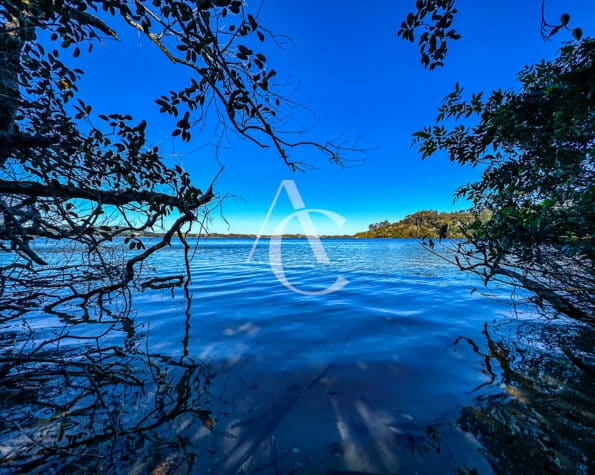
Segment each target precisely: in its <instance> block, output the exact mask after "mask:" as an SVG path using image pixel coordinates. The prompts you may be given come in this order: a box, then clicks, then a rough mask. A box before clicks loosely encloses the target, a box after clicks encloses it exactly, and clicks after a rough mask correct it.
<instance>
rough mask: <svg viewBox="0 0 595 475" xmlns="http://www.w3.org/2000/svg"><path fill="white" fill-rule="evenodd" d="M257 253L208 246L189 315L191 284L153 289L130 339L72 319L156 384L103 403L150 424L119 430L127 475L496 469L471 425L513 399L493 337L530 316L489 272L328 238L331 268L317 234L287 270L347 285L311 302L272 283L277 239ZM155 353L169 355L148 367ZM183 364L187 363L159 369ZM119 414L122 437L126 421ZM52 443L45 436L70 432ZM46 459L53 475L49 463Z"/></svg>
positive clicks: (52, 328) (34, 324)
mask: <svg viewBox="0 0 595 475" xmlns="http://www.w3.org/2000/svg"><path fill="white" fill-rule="evenodd" d="M193 244H194V243H193ZM252 245H253V241H252V240H244V239H233V240H231V239H211V240H201V241H200V243H199V246H198V248H197V250H196V255H195V256H194V259H193V261H192V283H191V285H190V287H189V289H188V290H189V293H190V295H191V302H190V305H188V300H187V299H186V298H185V296H184V292H183V291H182V289H175V291H174V292H173V294H172V293H171V291H170V290H168V289H164V290H147V291H145V292H143V293H138V294H136V295H134V296H133V299H132V307H131V309H130V318H129V319H127V320H126V322H127V323H126V325H124V327H125V328H124V329H122V328H120V327H118V328H116V329H115V331H116V333H115V336H112V335H111V334H110V333H106V334H105V335H103V334H102V332H103V328H104V327H107V325H108V324H109V325H114V324H113V323H110V319H105V318H104V319H103V320H102V321H101V322H96V323H93V322H86V323H76V324H74V323H73V324H72V325H73V328H74V330H68V331H70V332H71V333H72V334H73V335H74V334H76V338H74V337H73V338H71V339H70V340H69V341H68V342H65V343H64V348H71V349H73V351H75V348H76V346H77V345H83V346H84V345H86V346H89V340H85V339H84V338H88V337H90V336H93V335H94V334H97V335H99V334H102V336H101V338H100V339H98V340H97V341H98V342H99V341H100V342H101V343H100V344H101V345H104V346H105V347H108V346H110V345H115V346H119V347H121V348H122V350H123V351H124V352H125V353H126V352H130V354H131V355H136V356H135V358H137V359H136V360H135V363H134V365H135V366H133V367H134V368H135V369H134V371H135V372H136V374H137V375H138V378H142V377H143V375H150V376H151V377H150V378H146V379H147V381H148V382H147V383H146V386H145V387H144V388H143V390H142V391H137V390H134V391H132V390H131V391H128V392H127V391H124V390H122V391H121V392H120V393H118V392H115V393H110V394H112V396H113V399H114V401H115V402H114V401H112V402H105V401H104V400H105V398H107V397H108V396H109V394H108V393H107V392H105V393H104V397H103V398H102V399H101V401H100V402H101V404H100V405H98V406H97V407H99V408H100V409H101V407H103V408H104V409H106V407H107V406H110V408H111V407H112V406H111V405H113V408H114V409H113V411H115V412H116V413H117V417H119V418H120V417H121V420H124V421H126V420H128V421H129V420H135V421H137V422H138V424H137V423H136V422H135V425H134V428H133V430H129V428H130V427H131V425H130V424H129V425H128V426H127V427H128V429H126V430H124V429H122V434H125V437H127V442H126V444H128V445H126V444H124V446H125V450H126V451H127V454H126V455H125V456H124V455H120V456H119V457H117V463H118V464H121V465H119V466H120V467H121V468H120V470H122V471H123V472H126V473H157V474H159V473H170V472H171V473H177V472H176V471H175V470H182V471H187V470H188V471H191V472H192V473H197V474H199V473H221V474H227V473H259V474H260V473H263V474H280V473H282V474H287V473H295V474H301V473H329V474H332V473H348V472H349V473H370V474H371V473H376V474H378V473H456V472H457V470H463V471H464V470H473V469H476V470H478V471H479V473H491V472H492V469H491V467H490V464H489V463H488V461H487V459H486V457H485V456H484V454H483V451H482V448H481V446H480V444H479V442H478V441H477V440H476V439H475V437H474V436H473V435H472V434H471V433H469V432H465V431H464V430H462V429H461V428H460V425H459V424H458V420H459V418H460V417H461V413H462V411H463V409H464V408H465V407H468V406H473V405H475V404H477V402H478V399H481V398H482V397H486V396H488V395H491V394H498V393H502V394H505V388H504V387H503V385H502V384H500V382H499V380H498V379H496V380H495V381H494V382H493V383H492V384H484V383H488V382H490V375H489V374H488V373H487V372H486V371H485V366H484V358H483V357H482V356H481V354H480V353H484V352H486V351H488V349H487V346H488V342H487V340H486V333H484V329H492V330H493V329H495V328H497V329H500V331H501V329H502V328H503V327H504V328H506V326H507V325H509V326H515V325H517V324H518V321H519V319H520V320H523V319H526V320H531V319H532V316H531V314H530V313H523V312H521V313H520V316H519V314H516V315H514V314H513V308H512V305H511V295H510V289H509V288H506V287H501V288H499V287H495V288H492V289H491V290H490V291H489V292H488V291H486V290H485V289H484V288H483V287H482V286H481V282H480V281H479V280H478V279H477V278H476V277H475V276H472V275H470V274H466V273H461V272H459V271H458V270H457V269H456V268H455V267H453V266H452V265H451V264H449V263H448V262H446V261H444V260H442V259H440V258H439V257H437V256H435V255H433V254H432V253H430V252H428V251H427V250H426V249H425V248H424V247H423V246H421V245H420V242H419V241H418V240H406V239H403V240H396V239H395V240H390V239H387V240H382V239H380V240H365V239H362V240H353V239H337V240H333V239H329V240H323V245H324V247H325V250H326V252H327V254H328V257H329V261H330V262H329V263H328V264H318V263H316V261H315V260H314V258H313V255H312V250H311V248H310V245H309V243H308V241H307V240H284V242H283V254H282V256H283V265H284V269H285V272H286V275H287V278H288V280H289V282H290V283H291V284H292V285H294V286H295V287H297V288H299V289H302V290H307V291H319V290H323V289H325V288H327V287H329V286H330V285H331V284H332V283H333V282H334V281H335V279H336V278H337V277H338V276H341V277H342V278H344V279H346V280H347V281H348V284H347V285H346V286H345V287H343V288H342V289H340V290H339V291H337V292H333V293H330V294H326V295H303V294H300V293H296V292H292V291H291V290H289V289H288V288H286V287H285V286H284V285H283V284H282V283H281V282H279V280H277V278H276V277H275V275H274V274H273V272H272V270H271V266H270V264H269V241H267V240H262V241H261V242H260V244H259V245H258V247H257V249H256V252H255V253H254V256H253V257H252V259H251V261H250V262H247V257H248V255H249V252H250V249H251V247H252ZM438 248H439V246H438ZM180 254H181V246H180V245H179V244H178V245H174V246H173V247H172V248H169V249H166V250H165V251H163V252H161V253H160V254H159V256H158V257H157V258H156V259H155V260H154V261H153V265H154V266H155V267H157V268H159V269H160V271H161V272H162V273H165V274H168V273H179V272H180V271H181V270H182V261H181V260H180ZM474 289H475V290H474ZM486 324H487V327H485V325H486ZM28 325H30V327H31V328H33V329H37V330H36V331H37V332H38V333H39V332H41V333H40V335H42V336H44V337H47V335H48V334H57V332H62V334H63V333H64V332H65V330H64V329H65V328H70V327H68V323H65V321H64V318H63V317H61V318H56V317H55V316H46V315H38V316H36V317H33V318H31V319H30V321H29V322H28ZM65 325H66V326H65ZM515 328H516V326H515ZM52 332H53V333H52ZM459 337H462V338H463V339H462V340H461V341H460V342H459V343H458V344H456V345H455V341H456V340H457V339H458V338H459ZM40 338H41V336H40ZM470 342H473V343H474V344H475V345H477V347H476V348H475V350H476V351H474V348H473V345H472V344H470ZM93 344H95V342H93ZM91 346H92V345H91ZM143 352H145V353H150V354H155V355H160V356H159V357H153V358H152V359H151V358H145V359H143V357H137V356H138V355H141V354H142V353H143ZM120 354H121V353H118V355H120ZM106 361H107V360H106ZM110 361H112V360H110ZM173 362H176V364H177V365H179V366H175V365H174V366H172V367H169V366H168V367H167V368H161V367H160V365H163V366H167V365H170V366H171V365H173ZM185 362H192V363H193V364H194V363H196V364H200V365H203V366H201V367H200V368H202V369H200V370H198V371H199V372H200V371H203V372H202V373H201V375H200V378H197V379H196V380H192V381H193V384H187V383H188V382H189V381H190V380H191V378H189V377H188V375H187V371H186V370H187V367H186V366H185V364H186V363H185ZM98 364H99V363H98ZM106 364H107V363H106ZM110 364H111V363H110ZM118 364H121V363H120V362H118ZM143 364H144V366H143ZM494 371H496V372H497V368H494ZM164 375H167V376H164ZM160 378H161V380H162V381H164V383H163V385H162V384H161V383H160V382H159V381H161V380H160ZM166 380H167V382H168V384H169V385H170V386H169V389H168V390H165V389H163V388H164V387H165V385H166V384H165V381H166ZM69 384H70V383H69ZM114 384H115V383H114ZM71 386H72V387H74V385H72V384H71ZM479 386H480V388H479V389H476V388H478V387H479ZM65 394H66V390H65V391H64V393H61V392H60V391H59V390H58V391H55V393H54V396H53V397H55V398H56V401H59V400H60V398H61V397H66V396H65ZM114 394H115V396H114ZM85 397H89V396H88V394H87V396H85ZM84 400H85V399H84V398H82V399H81V400H80V401H78V402H76V403H75V405H74V407H76V405H77V404H83V403H82V402H81V401H84ZM193 404H194V405H193ZM168 407H174V408H175V410H174V411H173V412H171V414H173V415H172V416H171V417H169V416H168V417H165V416H163V417H162V415H163V414H166V415H167V414H168V412H167V411H168ZM182 407H183V408H184V409H187V408H190V410H189V411H188V412H184V411H181V410H180V411H179V410H178V409H180V408H182ZM197 408H198V409H197ZM116 409H117V410H116ZM3 410H4V411H10V410H15V409H14V406H9V407H8V408H4V409H3ZM5 414H6V412H5ZM143 414H147V416H144V415H143ZM29 416H30V417H29V419H28V420H27V422H26V423H27V424H29V427H30V430H31V431H33V432H31V434H33V433H34V431H35V430H36V426H35V423H34V422H32V420H33V419H35V418H36V417H37V418H39V419H40V420H41V419H43V418H44V417H46V418H47V416H48V414H44V413H43V411H42V412H41V413H36V412H32V413H31V414H30V415H29ZM141 416H142V417H141ZM69 417H70V416H69ZM72 417H74V419H73V420H75V419H76V417H79V416H77V415H76V414H75V415H74V416H72ZM106 417H107V416H106ZM113 418H114V416H113V414H110V415H109V421H110V422H109V423H110V424H111V425H112V426H113V425H116V426H118V424H119V426H120V427H122V426H123V425H125V424H122V423H121V422H117V423H114V420H113ZM159 418H161V419H163V420H161V419H159ZM153 419H155V420H158V422H156V423H155V424H154V427H153V426H151V427H150V430H151V431H152V432H151V435H150V436H148V435H147V436H146V437H145V435H143V436H142V437H141V438H140V439H139V438H138V437H137V438H136V439H134V438H132V436H131V434H132V433H135V434H136V432H135V431H136V430H137V429H138V427H142V428H143V430H144V428H145V427H148V426H149V424H148V423H147V421H148V420H153ZM44 420H47V419H44ZM76 420H77V421H78V422H76V424H79V423H80V424H82V422H81V421H80V420H79V419H76ZM106 420H107V419H106ZM118 421H120V419H118ZM23 423H25V422H23ZM93 423H94V424H95V425H97V421H94V422H93ZM76 424H75V425H76ZM143 424H144V425H143ZM20 428H21V429H23V430H25V428H24V427H22V426H20ZM5 429H6V428H5ZM153 429H154V430H153ZM77 430H78V429H77ZM148 430H149V429H148ZM25 431H26V430H25ZM50 432H51V431H50V430H49V429H47V432H45V433H41V432H39V434H41V435H39V437H42V436H44V437H46V439H45V440H46V442H47V440H48V438H51V437H58V436H56V435H55V434H54V435H48V434H50ZM7 434H8V435H7ZM43 434H45V435H43ZM19 437H20V438H19ZM59 437H63V435H60V436H59ZM33 438H34V436H33ZM108 438H109V437H108ZM21 439H22V440H23V441H25V442H26V440H25V438H24V437H23V434H22V433H20V435H19V434H18V431H17V432H6V430H5V432H4V436H3V437H2V438H1V439H0V441H1V443H2V444H1V446H0V455H1V454H3V453H4V454H6V453H7V451H9V450H10V447H13V448H14V446H15V444H16V445H18V443H19V442H18V440H21ZM29 439H31V437H29ZM156 441H157V442H156ZM23 443H24V442H23ZM39 443H40V444H41V443H42V442H41V441H39ZM103 443H105V440H104V439H102V438H98V439H97V440H95V441H94V442H93V444H92V452H93V453H95V454H99V456H100V457H103V460H104V461H105V460H108V459H109V458H110V457H112V456H113V452H109V454H108V455H106V454H104V453H102V448H101V447H102V445H101V444H103ZM79 446H80V443H78V445H77V444H74V443H73V444H72V447H73V448H72V449H68V450H75V448H76V447H79ZM149 446H150V448H149ZM30 450H33V449H30ZM64 450H66V449H64ZM118 450H120V452H121V451H122V450H124V449H122V447H119V449H118ZM120 452H118V453H120ZM56 459H57V460H58V459H59V457H58V456H56ZM98 459H99V457H98ZM48 460H50V461H51V460H52V458H51V457H50V458H47V459H46V460H44V461H43V463H42V464H41V465H40V467H42V468H44V469H47V467H48V466H47V465H43V464H44V463H46V462H48ZM93 460H94V459H92V458H91V459H88V460H87V462H89V463H92V462H93ZM87 462H85V463H87ZM93 463H94V462H93ZM114 463H115V462H114ZM75 466H76V465H75ZM35 467H38V466H37V465H35V466H34V467H33V468H35ZM52 467H53V469H57V467H58V468H59V467H60V465H53V466H52ZM40 470H41V469H40ZM463 473H467V472H463Z"/></svg>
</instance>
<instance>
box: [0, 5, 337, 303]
mask: <svg viewBox="0 0 595 475" xmlns="http://www.w3.org/2000/svg"><path fill="white" fill-rule="evenodd" d="M112 20H113V22H112ZM120 20H123V22H124V23H123V24H124V27H122V26H121V24H122V22H121V21H120ZM111 23H113V24H114V25H119V26H118V27H119V28H125V27H129V28H132V29H134V30H137V31H138V33H139V34H141V35H143V36H144V37H145V38H147V39H148V40H149V41H150V42H151V43H153V44H154V46H155V47H156V49H157V50H158V51H159V52H161V53H162V54H164V55H165V56H166V57H167V58H168V59H169V60H170V61H171V62H172V63H174V64H175V65H176V66H177V67H180V68H182V69H184V70H185V71H186V72H187V74H188V83H187V85H186V86H185V87H184V88H182V89H180V90H177V91H174V90H172V91H169V92H167V93H166V94H164V95H163V96H161V97H160V98H157V99H156V103H157V105H158V106H159V108H160V111H161V112H162V113H163V114H168V115H171V116H172V117H174V118H176V119H177V123H176V126H175V128H174V130H173V132H172V135H173V136H174V137H179V138H180V139H181V140H183V141H189V140H191V137H192V126H193V125H194V124H198V123H201V121H202V122H204V121H207V120H211V119H212V118H214V120H218V121H220V124H221V125H223V126H224V127H226V128H228V129H229V130H232V131H234V132H235V133H237V134H239V135H240V136H241V137H243V138H245V139H247V140H249V141H251V142H253V143H255V144H256V145H257V146H259V147H271V148H272V149H274V150H275V151H276V152H277V154H278V155H279V156H280V158H281V159H282V160H284V162H285V163H286V164H287V165H288V166H289V167H290V168H291V169H297V168H299V167H300V166H301V165H302V164H301V163H300V162H299V161H295V160H292V159H291V158H290V153H289V151H290V150H291V149H292V148H295V147H301V146H306V147H314V148H315V149H316V150H318V151H321V152H322V153H324V154H326V156H327V157H328V158H329V159H330V160H332V161H334V162H339V161H340V160H339V156H338V153H339V152H340V150H341V148H340V147H338V146H334V145H333V144H330V143H329V144H319V143H316V142H311V141H307V140H299V141H291V140H290V138H291V137H289V136H285V135H284V134H283V133H281V132H280V131H279V130H280V129H279V127H278V125H279V121H278V120H277V113H278V110H279V108H280V107H282V105H283V102H284V98H283V97H282V96H281V95H280V94H279V93H278V92H277V91H276V90H275V87H274V86H273V84H272V78H273V77H274V76H275V74H276V72H275V71H274V70H273V69H271V68H269V67H268V66H267V61H266V58H265V56H264V55H263V54H261V53H259V52H257V48H258V47H259V45H260V44H261V43H262V42H263V41H266V40H267V38H269V41H274V40H275V36H274V35H272V34H271V33H269V31H268V30H267V29H265V28H263V27H262V26H260V25H259V23H258V20H257V18H256V16H254V15H252V14H251V13H250V12H248V11H246V9H245V8H244V5H243V3H242V2H240V1H237V0H213V1H211V0H195V1H174V0H167V1H161V0H154V1H152V2H141V1H115V0H102V1H94V0H59V1H53V0H22V1H17V0H10V1H6V2H2V5H1V6H0V71H2V73H1V74H0V112H1V113H0V257H1V260H0V267H1V271H2V273H1V278H0V311H1V312H2V313H5V312H12V313H15V314H19V313H22V312H23V311H27V310H28V309H31V308H38V307H42V308H48V309H51V308H55V307H56V306H59V305H61V304H64V303H68V302H76V303H79V304H87V303H90V302H101V301H102V299H104V298H108V297H109V296H110V295H114V292H117V291H122V290H123V289H124V288H125V287H127V286H128V285H129V284H131V283H133V282H134V281H135V280H137V279H136V278H137V277H138V275H139V272H138V271H139V269H140V268H141V267H142V264H143V262H145V261H146V260H147V259H148V258H149V257H150V256H151V255H152V254H153V253H155V252H157V251H158V250H159V249H161V248H163V247H165V246H167V245H169V244H170V242H171V240H172V239H173V238H176V237H177V238H179V239H181V240H182V242H183V243H184V245H185V249H186V250H188V246H187V244H186V241H185V239H184V236H185V234H186V233H187V232H188V231H189V230H190V228H191V226H192V223H195V222H196V220H197V215H198V212H199V210H200V209H201V208H202V207H204V206H205V205H206V204H207V203H209V202H210V201H211V200H212V199H213V196H214V192H213V183H212V181H211V180H208V181H207V183H206V186H205V187H204V188H202V189H200V188H198V187H197V186H195V185H194V184H192V183H191V182H190V178H189V175H188V174H187V173H186V172H185V171H184V170H182V168H181V167H179V166H173V167H170V166H167V165H166V164H165V163H164V161H163V157H162V155H161V153H160V151H159V149H158V148H157V147H153V146H151V145H150V144H149V143H147V136H146V129H147V122H146V121H145V120H138V121H135V120H134V119H133V118H132V117H131V116H130V115H128V114H120V113H113V114H105V115H104V114H100V115H95V114H94V112H93V108H92V106H91V105H89V104H87V103H86V102H84V101H83V100H81V99H80V98H79V97H78V88H77V80H78V79H79V78H80V77H81V75H82V74H83V71H81V70H80V69H77V68H74V67H71V66H69V65H68V64H67V63H68V61H66V60H65V59H63V56H64V54H65V53H66V52H71V53H72V55H73V56H74V57H77V56H79V55H80V54H81V49H82V48H87V49H88V51H89V52H91V51H92V49H93V47H94V46H95V45H96V44H97V43H98V42H100V41H102V40H104V39H111V38H117V34H118V32H117V31H116V27H115V26H112V25H111ZM42 33H43V34H42ZM42 37H43V38H46V37H49V38H50V39H49V42H48V41H46V40H44V41H42V40H41V39H40V38H42ZM213 111H214V112H213ZM211 178H212V177H211ZM157 225H159V226H160V227H162V228H163V230H164V233H163V236H162V237H161V239H160V240H159V241H158V242H154V243H151V244H147V243H146V242H143V241H142V240H140V239H139V235H140V234H142V233H143V232H145V231H150V230H152V229H155V227H156V226H157ZM118 237H125V238H126V242H125V244H126V246H127V248H128V249H127V250H126V252H124V251H122V250H120V252H118V249H117V246H115V244H114V242H115V241H114V239H115V238H118ZM39 238H44V239H46V240H49V241H54V242H57V243H60V246H61V247H62V249H68V253H67V255H68V254H70V256H68V259H65V258H64V256H63V258H62V260H59V259H58V260H56V259H52V256H53V252H54V251H55V248H51V246H50V248H49V249H48V248H47V246H46V247H43V248H42V247H41V246H39V245H37V243H38V242H39V240H40V239H39ZM181 277H182V278H183V277H184V275H182V276H169V277H165V278H164V280H163V281H162V282H161V283H158V282H156V281H155V280H151V283H152V284H151V285H165V283H166V282H169V283H180V281H181ZM152 279H154V278H152ZM182 280H183V279H182ZM137 283H138V284H139V285H141V286H142V285H143V284H142V282H140V283H139V282H137ZM124 292H125V290H124Z"/></svg>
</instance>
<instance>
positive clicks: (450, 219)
mask: <svg viewBox="0 0 595 475" xmlns="http://www.w3.org/2000/svg"><path fill="white" fill-rule="evenodd" d="M474 219H475V218H474V216H473V214H471V213H470V212H468V211H456V212H453V213H439V212H438V211H433V210H428V211H418V212H417V213H413V214H410V215H408V216H406V217H405V218H403V219H402V220H400V221H397V222H395V223H389V222H388V221H382V222H380V223H376V224H370V226H369V227H368V230H367V231H364V232H361V233H357V234H356V235H355V237H358V238H387V237H391V238H413V237H419V238H423V237H428V238H437V237H440V236H441V235H442V237H451V238H459V237H463V234H462V232H461V226H465V225H467V224H471V223H472V222H473V220H474Z"/></svg>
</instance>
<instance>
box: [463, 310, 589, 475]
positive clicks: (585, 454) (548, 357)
mask: <svg viewBox="0 0 595 475" xmlns="http://www.w3.org/2000/svg"><path fill="white" fill-rule="evenodd" d="M508 325H509V326H510V325H512V326H514V331H511V329H510V328H506V329H502V328H495V329H494V328H492V329H489V328H488V325H487V324H486V325H485V326H484V331H483V335H484V337H485V341H484V342H477V343H476V342H474V341H472V340H470V339H466V338H460V339H459V340H458V344H463V342H465V343H468V344H469V345H471V347H472V348H473V350H474V351H475V352H476V353H477V354H478V355H480V356H481V357H482V359H483V370H484V372H485V373H486V375H487V376H488V378H489V379H488V381H487V382H486V383H483V384H482V385H481V386H483V387H487V386H490V385H491V386H492V387H497V388H498V389H499V390H498V391H496V392H495V394H494V393H492V394H486V395H481V396H478V397H477V400H476V405H474V406H469V407H466V408H464V410H463V412H462V415H461V417H460V419H459V425H460V427H461V428H462V429H463V430H465V431H469V432H471V433H473V434H474V435H475V436H476V437H477V438H478V439H479V440H480V441H481V442H482V444H483V445H484V447H485V448H483V449H482V452H483V453H484V454H485V456H486V457H487V459H488V460H489V462H490V464H491V465H492V467H493V469H494V471H495V472H496V473H518V471H519V469H520V468H521V467H522V471H523V473H536V474H538V473H539V474H541V473H595V458H594V455H595V454H594V452H593V437H594V436H595V406H594V403H593V401H595V364H594V363H595V361H594V360H593V348H594V343H595V339H594V334H593V329H592V328H589V327H588V326H585V325H573V324H572V323H569V322H557V324H556V323H554V322H552V323H551V324H545V325H544V324H543V322H535V321H533V322H526V321H525V322H519V321H511V322H508ZM480 346H483V347H485V348H486V349H487V351H484V350H480ZM477 389H478V390H481V389H482V388H481V387H478V388H477Z"/></svg>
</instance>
